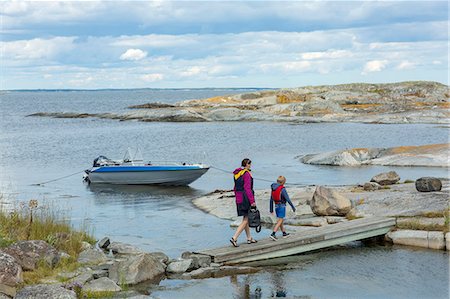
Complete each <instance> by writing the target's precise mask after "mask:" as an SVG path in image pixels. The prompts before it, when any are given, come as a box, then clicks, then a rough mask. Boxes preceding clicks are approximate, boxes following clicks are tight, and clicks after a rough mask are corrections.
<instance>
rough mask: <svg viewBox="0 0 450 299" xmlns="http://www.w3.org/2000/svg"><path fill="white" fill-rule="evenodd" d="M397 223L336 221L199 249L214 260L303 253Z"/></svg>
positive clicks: (379, 232)
mask: <svg viewBox="0 0 450 299" xmlns="http://www.w3.org/2000/svg"><path fill="white" fill-rule="evenodd" d="M394 225H395V218H376V217H370V218H363V219H356V220H352V221H348V222H343V223H338V224H332V225H329V226H325V227H321V228H318V229H311V230H310V231H305V232H302V233H301V234H298V235H296V234H295V235H294V234H293V235H292V236H291V237H290V238H288V239H279V240H278V241H277V242H276V243H275V242H273V241H272V240H271V239H269V238H268V239H267V240H261V241H259V242H258V243H257V244H251V245H247V244H244V245H241V246H240V247H238V248H235V247H232V246H225V247H220V248H215V249H209V250H202V251H199V252H198V253H201V254H206V255H210V256H211V257H212V258H213V260H214V262H219V263H224V262H226V263H230V262H233V263H239V262H241V261H251V260H260V259H266V258H273V257H279V256H286V255H291V254H296V253H301V252H305V251H309V250H315V249H319V248H324V247H329V246H334V245H338V244H342V243H345V242H350V241H355V240H359V239H364V238H369V237H374V236H377V235H382V234H385V233H387V232H388V231H389V230H390V229H391V227H393V226H394Z"/></svg>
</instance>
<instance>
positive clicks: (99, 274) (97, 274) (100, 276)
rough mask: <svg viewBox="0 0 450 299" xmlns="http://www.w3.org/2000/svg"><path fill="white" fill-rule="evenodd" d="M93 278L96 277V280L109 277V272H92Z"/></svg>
mask: <svg viewBox="0 0 450 299" xmlns="http://www.w3.org/2000/svg"><path fill="white" fill-rule="evenodd" d="M92 276H94V279H98V278H102V277H108V271H107V270H94V271H92Z"/></svg>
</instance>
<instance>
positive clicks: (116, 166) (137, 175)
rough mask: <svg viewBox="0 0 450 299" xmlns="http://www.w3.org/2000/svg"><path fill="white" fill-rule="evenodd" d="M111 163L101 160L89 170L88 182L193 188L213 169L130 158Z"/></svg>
mask: <svg viewBox="0 0 450 299" xmlns="http://www.w3.org/2000/svg"><path fill="white" fill-rule="evenodd" d="M129 152H130V151H128V152H127V154H126V155H125V157H124V159H123V160H111V159H108V158H106V157H105V156H99V157H97V158H96V159H95V160H94V165H93V167H92V168H91V169H88V170H85V172H86V175H85V180H86V181H88V182H89V183H93V184H95V183H101V184H120V185H170V186H182V185H189V184H190V183H192V182H193V181H195V180H196V179H198V178H199V177H201V176H202V175H203V174H205V173H206V172H207V171H208V169H209V166H206V165H203V164H188V163H164V164H157V165H155V164H152V163H151V162H147V163H145V162H144V161H143V160H142V159H131V158H129V157H130V155H129Z"/></svg>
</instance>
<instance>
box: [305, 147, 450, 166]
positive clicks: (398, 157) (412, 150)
mask: <svg viewBox="0 0 450 299" xmlns="http://www.w3.org/2000/svg"><path fill="white" fill-rule="evenodd" d="M449 153H450V143H444V144H429V145H422V146H399V147H391V148H352V149H345V150H338V151H333V152H325V153H319V154H308V155H304V156H301V157H297V158H299V160H300V161H301V162H302V163H305V164H313V165H332V166H361V165H385V166H426V167H449V165H450V163H449V162H450V161H449Z"/></svg>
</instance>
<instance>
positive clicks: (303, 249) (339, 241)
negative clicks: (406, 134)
mask: <svg viewBox="0 0 450 299" xmlns="http://www.w3.org/2000/svg"><path fill="white" fill-rule="evenodd" d="M389 231H390V228H381V229H377V230H373V231H369V232H363V233H359V234H355V235H352V236H353V237H351V236H349V237H340V238H337V239H330V240H325V241H323V242H316V243H311V244H306V245H303V246H297V247H291V248H287V249H283V250H279V251H276V252H268V253H264V254H259V255H257V256H248V257H243V258H236V259H233V260H227V261H223V263H224V264H227V265H233V264H239V263H244V262H251V261H258V260H265V259H271V258H277V257H283V256H289V255H294V254H299V253H303V252H308V251H312V250H317V249H321V248H326V247H331V246H336V245H339V244H344V243H348V242H352V241H356V240H362V239H366V238H370V237H375V236H379V235H383V234H386V233H388V232H389Z"/></svg>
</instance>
